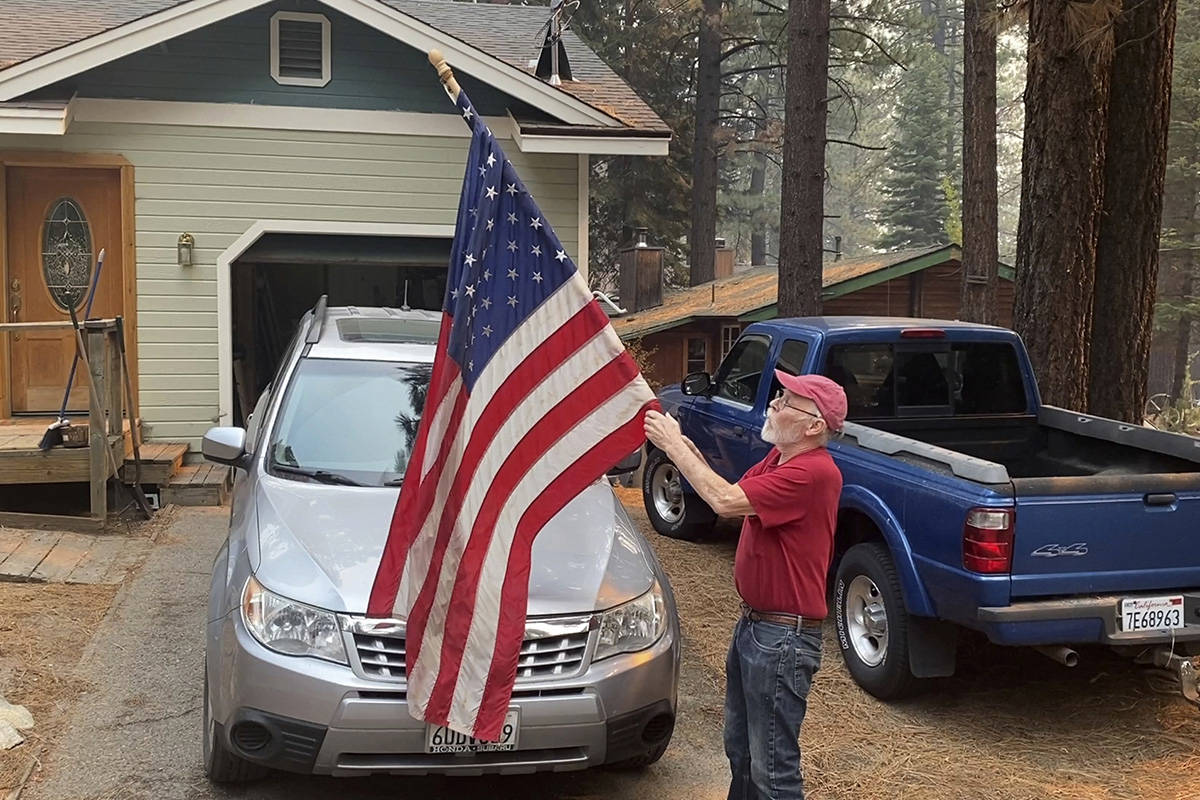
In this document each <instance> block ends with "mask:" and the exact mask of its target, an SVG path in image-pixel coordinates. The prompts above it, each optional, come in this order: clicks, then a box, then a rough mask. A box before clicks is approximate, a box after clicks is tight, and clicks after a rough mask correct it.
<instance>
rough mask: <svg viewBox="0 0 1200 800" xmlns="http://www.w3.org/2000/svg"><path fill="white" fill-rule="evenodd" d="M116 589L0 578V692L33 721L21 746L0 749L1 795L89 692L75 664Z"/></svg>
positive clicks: (11, 786) (32, 761) (47, 743)
mask: <svg viewBox="0 0 1200 800" xmlns="http://www.w3.org/2000/svg"><path fill="white" fill-rule="evenodd" d="M117 588H118V587H117V586H111V585H110V586H83V585H67V584H61V583H55V584H34V583H2V582H0V694H3V695H4V697H5V699H6V700H8V701H9V702H10V703H17V704H20V705H23V706H25V707H27V708H28V709H29V711H30V713H32V714H33V721H34V727H33V728H32V729H31V730H28V731H24V732H23V734H24V736H25V742H24V743H23V744H21V745H18V746H17V747H16V748H14V749H12V750H8V751H3V752H0V796H4V795H5V793H6V792H7V791H8V790H11V789H13V788H15V787H16V786H17V785H19V784H20V783H21V781H22V779H23V778H24V776H25V775H26V774H27V772H28V770H29V767H30V765H31V764H33V763H36V762H37V761H38V760H39V759H40V758H41V757H42V755H43V754H44V753H45V751H46V749H47V747H48V746H50V744H52V743H53V741H54V740H55V738H56V737H57V735H58V734H59V732H60V729H61V726H62V724H63V721H64V719H65V717H66V714H65V712H66V710H67V709H68V707H69V705H70V702H71V700H72V699H73V698H74V697H76V696H77V695H79V694H80V693H82V692H83V691H86V690H87V688H88V687H87V685H86V684H84V683H83V682H81V681H79V680H78V679H76V678H75V677H74V668H75V665H76V664H77V663H78V661H79V658H80V656H81V655H82V653H83V648H84V647H85V646H86V645H87V642H88V640H89V639H90V638H91V635H92V633H93V632H94V631H95V629H96V627H97V625H99V623H100V620H101V619H102V618H103V617H104V614H105V613H106V612H107V611H108V607H109V605H110V604H111V603H112V599H113V595H115V594H116V591H117Z"/></svg>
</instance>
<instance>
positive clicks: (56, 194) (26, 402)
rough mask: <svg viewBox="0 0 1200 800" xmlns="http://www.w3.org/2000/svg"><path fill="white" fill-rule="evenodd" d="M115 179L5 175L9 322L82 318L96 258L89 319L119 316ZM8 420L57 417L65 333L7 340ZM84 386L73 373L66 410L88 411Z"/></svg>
mask: <svg viewBox="0 0 1200 800" xmlns="http://www.w3.org/2000/svg"><path fill="white" fill-rule="evenodd" d="M120 175H121V173H120V170H118V169H101V168H71V167H9V168H8V169H6V170H5V179H6V180H5V184H6V188H7V192H6V194H7V197H6V200H7V202H6V204H5V207H6V215H7V220H6V223H7V224H6V226H5V228H6V231H7V237H6V238H7V240H8V241H7V251H8V252H7V255H8V275H7V279H6V285H5V296H6V305H7V309H8V319H9V321H10V322H50V321H60V320H69V319H70V317H69V315H68V312H67V309H68V308H69V307H70V306H71V305H73V306H74V307H75V309H76V313H77V314H78V315H79V318H80V319H82V318H83V312H84V306H85V303H86V302H87V294H88V287H89V286H90V284H91V281H92V277H93V274H94V272H95V269H96V258H97V256H99V254H100V251H101V249H103V250H105V259H104V267H103V269H102V271H101V273H100V279H99V283H98V284H97V287H96V299H95V301H94V302H93V304H92V312H91V316H92V317H93V318H100V317H113V316H116V315H118V314H121V313H123V310H122V297H123V295H122V287H123V277H124V275H123V271H124V264H123V263H122V258H121V256H122V248H121V177H120ZM8 338H9V348H10V350H9V364H10V365H11V369H10V373H11V377H10V380H11V386H10V392H11V394H10V397H12V410H13V413H14V414H21V413H49V412H54V413H57V412H58V410H59V407H60V405H61V403H62V398H63V391H64V390H65V389H66V384H67V374H68V373H69V372H70V369H71V360H72V359H73V358H74V355H75V338H74V334H73V333H72V332H71V330H70V328H67V329H65V330H64V329H61V328H52V329H48V330H37V329H34V330H23V331H20V332H17V333H14V334H11V335H10V336H9V337H8ZM87 407H88V400H87V382H86V379H85V378H84V376H83V375H82V374H80V370H76V377H75V383H74V385H73V388H72V390H71V397H70V402H69V404H68V408H69V409H71V410H74V411H86V410H87Z"/></svg>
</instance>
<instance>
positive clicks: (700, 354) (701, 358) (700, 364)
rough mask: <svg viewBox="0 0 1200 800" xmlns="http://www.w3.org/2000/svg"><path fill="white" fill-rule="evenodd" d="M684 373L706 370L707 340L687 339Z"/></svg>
mask: <svg viewBox="0 0 1200 800" xmlns="http://www.w3.org/2000/svg"><path fill="white" fill-rule="evenodd" d="M683 371H684V374H685V375H690V374H691V373H693V372H707V371H708V340H706V339H688V340H687V360H686V362H685V364H684V370H683Z"/></svg>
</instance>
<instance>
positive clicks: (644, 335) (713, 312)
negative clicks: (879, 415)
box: [612, 245, 1013, 385]
mask: <svg viewBox="0 0 1200 800" xmlns="http://www.w3.org/2000/svg"><path fill="white" fill-rule="evenodd" d="M642 251H643V252H642V253H637V254H634V255H633V256H632V257H630V256H628V255H626V254H623V258H625V261H624V262H623V263H622V267H623V268H624V269H625V270H626V273H625V275H623V276H622V284H621V285H622V297H621V303H622V305H623V306H624V308H625V313H622V314H621V315H620V316H617V317H615V318H614V319H613V320H612V324H613V328H615V329H616V331H617V333H618V335H620V337H621V339H622V340H624V341H626V342H637V343H638V347H639V348H640V349H641V350H643V351H645V352H646V353H647V354H648V357H647V361H646V363H647V364H648V366H649V369H648V370H647V372H648V377H649V379H650V380H652V381H654V382H655V383H658V384H660V385H661V384H669V383H675V382H678V381H679V380H681V379H682V378H683V376H684V375H686V374H688V373H689V372H698V371H706V372H710V373H711V372H713V371H714V370H715V369H716V367H717V364H719V363H720V361H721V359H722V358H723V357H724V356H725V354H726V353H728V352H729V349H730V348H731V347H732V346H733V343H734V341H736V340H737V337H738V336H739V335H740V334H741V332H742V328H744V327H745V326H746V325H747V324H749V323H751V322H754V321H756V320H762V319H771V318H773V317H775V316H777V315H778V310H777V307H776V298H777V296H778V288H779V270H778V269H777V268H776V267H752V268H750V269H746V270H742V271H738V272H733V271H732V261H731V260H730V259H724V260H723V259H721V258H720V257H719V254H718V259H717V275H718V277H717V278H716V279H715V280H713V281H710V282H708V283H704V284H701V285H699V286H692V287H690V288H687V289H682V290H679V291H676V292H672V293H668V294H666V295H665V296H661V289H658V292H659V295H658V297H661V305H651V304H652V303H654V302H655V301H656V300H657V299H658V297H656V296H655V289H656V288H657V286H658V285H660V284H658V285H656V284H655V273H654V263H655V258H654V256H655V255H656V253H655V249H654V248H642ZM628 252H630V251H627V253H628ZM660 263H661V262H660ZM723 264H724V265H725V266H724V268H722V265H723ZM635 271H636V272H637V274H636V275H634V274H633V273H634V272H635ZM659 274H661V267H660V273H659ZM1000 277H1001V280H1000V286H999V302H1000V308H1001V319H1000V324H1001V325H1010V324H1011V321H1012V306H1013V284H1012V281H1013V270H1012V268H1011V267H1009V266H1007V265H1004V264H1001V265H1000ZM659 280H661V279H660V278H659ZM822 285H823V287H824V289H823V292H822V295H821V298H822V306H823V309H822V310H823V313H825V314H829V315H859V314H867V315H879V316H894V317H933V318H941V319H955V318H956V317H958V315H959V310H960V308H961V292H962V250H961V248H960V247H959V246H958V245H944V246H939V247H929V248H923V249H916V250H903V251H898V252H893V253H883V254H878V255H871V256H864V257H861V258H838V259H837V260H831V261H828V262H826V264H825V270H824V276H823V279H822ZM643 296H645V297H647V298H648V302H646V303H645V304H642V303H640V302H639V298H640V297H643Z"/></svg>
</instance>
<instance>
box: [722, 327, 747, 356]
mask: <svg viewBox="0 0 1200 800" xmlns="http://www.w3.org/2000/svg"><path fill="white" fill-rule="evenodd" d="M741 332H742V326H740V325H722V326H721V358H724V357H725V356H727V355H729V351H730V350H732V349H733V343H734V342H736V341H737V337H738V334H739V333H741Z"/></svg>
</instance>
